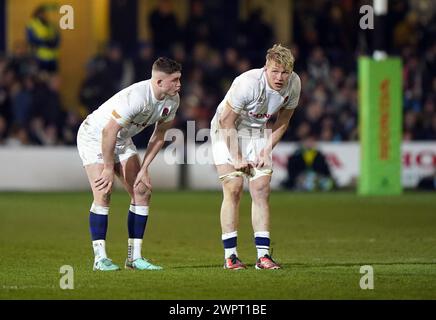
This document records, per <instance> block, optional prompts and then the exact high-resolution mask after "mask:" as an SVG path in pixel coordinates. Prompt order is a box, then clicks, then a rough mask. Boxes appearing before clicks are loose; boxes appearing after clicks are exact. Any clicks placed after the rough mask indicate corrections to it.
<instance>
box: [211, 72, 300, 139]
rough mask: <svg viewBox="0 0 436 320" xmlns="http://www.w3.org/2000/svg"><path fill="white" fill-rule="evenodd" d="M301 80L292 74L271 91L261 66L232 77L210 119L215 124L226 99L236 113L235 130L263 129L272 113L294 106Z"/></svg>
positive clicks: (298, 95)
mask: <svg viewBox="0 0 436 320" xmlns="http://www.w3.org/2000/svg"><path fill="white" fill-rule="evenodd" d="M300 91H301V82H300V77H299V76H298V75H297V74H296V73H295V72H292V74H291V75H290V76H289V81H288V83H287V85H286V86H284V87H283V88H282V89H281V90H280V91H276V90H273V89H272V88H271V87H270V86H269V85H268V81H267V79H266V72H265V70H264V68H261V69H252V70H249V71H247V72H244V73H243V74H241V75H240V76H238V77H236V78H235V80H234V81H233V84H232V86H231V87H230V89H229V91H228V92H227V94H226V96H225V98H224V100H223V101H221V103H220V104H219V106H218V108H217V111H216V114H215V117H214V119H213V120H212V121H215V123H217V120H218V116H219V115H220V114H221V113H222V112H223V110H224V108H225V104H226V102H228V103H229V104H230V106H231V107H232V109H233V111H235V112H236V113H238V114H239V118H238V120H237V122H236V129H237V130H238V131H239V130H242V129H263V128H265V126H266V123H267V122H268V120H269V119H270V118H271V116H272V115H273V114H275V113H276V112H278V111H279V110H280V109H281V108H285V109H295V108H296V107H297V105H298V100H299V99H300Z"/></svg>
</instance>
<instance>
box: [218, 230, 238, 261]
mask: <svg viewBox="0 0 436 320" xmlns="http://www.w3.org/2000/svg"><path fill="white" fill-rule="evenodd" d="M237 237H238V231H233V232H229V233H223V234H222V235H221V239H222V240H223V242H224V241H225V240H228V239H231V238H237ZM234 242H235V243H236V239H235V241H234ZM232 254H234V255H236V256H238V251H237V250H236V246H234V247H231V248H224V259H227V258H230V256H231V255H232Z"/></svg>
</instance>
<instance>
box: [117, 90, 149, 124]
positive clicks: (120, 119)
mask: <svg viewBox="0 0 436 320" xmlns="http://www.w3.org/2000/svg"><path fill="white" fill-rule="evenodd" d="M144 107H145V102H144V98H143V97H142V96H141V95H139V94H137V93H135V92H134V91H130V92H127V93H126V95H125V96H124V97H123V96H119V98H118V99H117V105H116V106H115V108H114V109H113V110H112V113H111V117H112V119H114V120H115V121H116V122H117V123H118V124H119V125H120V126H122V127H123V128H124V127H126V126H127V125H128V124H130V122H131V121H132V120H133V119H134V118H135V117H136V116H137V115H138V114H139V113H141V112H142V111H143V109H144Z"/></svg>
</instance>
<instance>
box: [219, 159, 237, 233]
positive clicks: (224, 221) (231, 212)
mask: <svg viewBox="0 0 436 320" xmlns="http://www.w3.org/2000/svg"><path fill="white" fill-rule="evenodd" d="M216 167H217V171H218V175H219V176H223V175H226V174H229V173H231V172H235V169H234V168H233V166H231V165H228V164H225V165H218V166H216ZM243 186H244V180H243V178H242V177H230V178H224V179H223V181H222V187H223V202H222V205H221V229H222V232H223V234H225V233H229V232H234V231H237V229H238V225H239V204H240V202H241V196H242V191H243Z"/></svg>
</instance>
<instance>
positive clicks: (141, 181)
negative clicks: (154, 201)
mask: <svg viewBox="0 0 436 320" xmlns="http://www.w3.org/2000/svg"><path fill="white" fill-rule="evenodd" d="M144 186H145V188H146V189H148V190H150V191H151V190H152V186H151V179H150V176H149V175H148V172H147V171H146V172H145V173H144V174H141V173H139V174H138V176H137V177H136V180H135V183H134V185H133V188H134V189H137V190H138V191H141V189H143V188H144ZM145 191H146V190H144V191H143V192H145ZM143 192H141V193H143Z"/></svg>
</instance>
